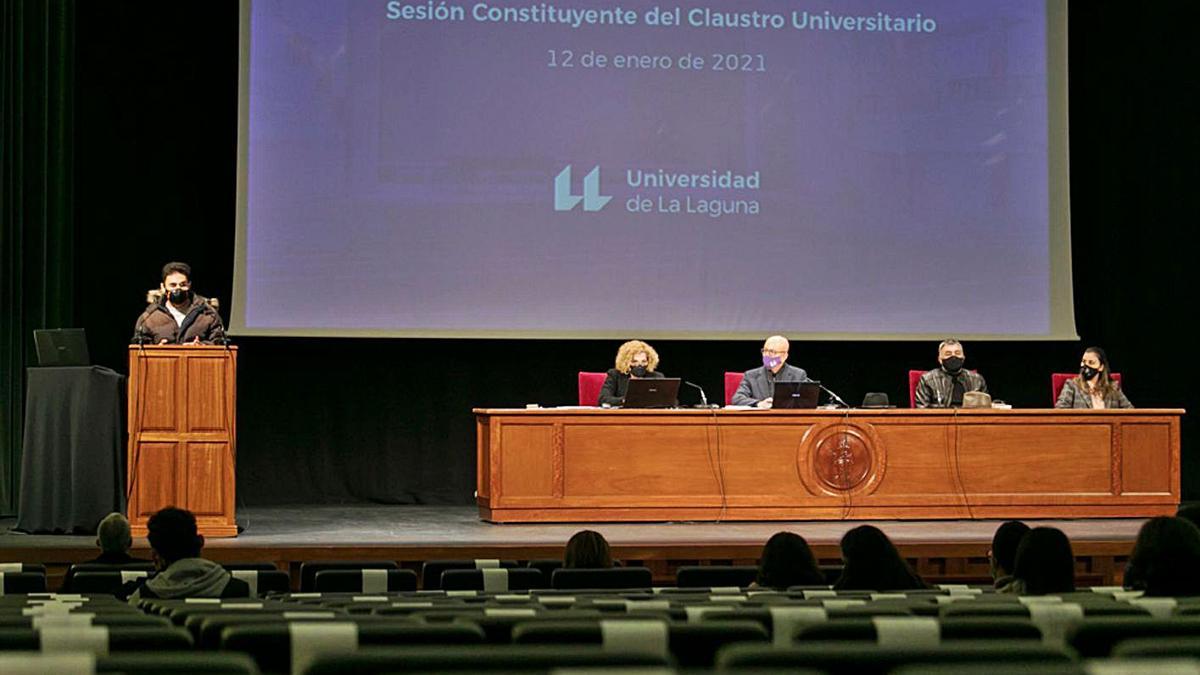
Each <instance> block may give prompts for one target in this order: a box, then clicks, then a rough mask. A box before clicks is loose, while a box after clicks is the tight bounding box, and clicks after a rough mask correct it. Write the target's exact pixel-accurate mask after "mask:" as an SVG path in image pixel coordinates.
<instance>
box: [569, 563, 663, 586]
mask: <svg viewBox="0 0 1200 675" xmlns="http://www.w3.org/2000/svg"><path fill="white" fill-rule="evenodd" d="M653 580H654V577H653V575H652V574H651V573H650V570H649V569H648V568H645V567H612V568H604V569H566V568H563V569H557V570H554V574H553V575H551V577H550V587H551V588H557V589H591V588H617V589H619V588H650V587H651V586H652V585H653Z"/></svg>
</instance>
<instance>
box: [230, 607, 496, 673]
mask: <svg viewBox="0 0 1200 675" xmlns="http://www.w3.org/2000/svg"><path fill="white" fill-rule="evenodd" d="M481 642H483V631H482V630H480V628H479V627H478V626H472V625H469V624H464V623H442V624H438V625H425V624H417V623H413V622H411V621H406V620H403V619H392V620H388V619H381V620H379V621H370V622H354V621H299V622H296V621H293V622H287V621H284V620H280V621H278V622H275V623H250V624H235V625H232V626H228V627H226V628H225V630H223V631H222V633H221V645H220V649H221V651H229V652H242V653H245V654H249V655H250V656H251V657H252V658H253V659H254V660H255V662H257V663H258V667H259V668H260V669H261V670H262V671H263V672H264V673H288V672H296V673H299V672H304V668H305V667H306V665H307V664H308V663H311V661H312V660H313V659H315V658H317V657H319V656H323V655H330V654H339V655H340V654H350V653H353V652H356V651H358V650H359V649H360V648H363V647H371V646H380V645H471V644H475V645H477V644H480V643H481ZM297 659H299V660H303V661H304V663H298V662H297Z"/></svg>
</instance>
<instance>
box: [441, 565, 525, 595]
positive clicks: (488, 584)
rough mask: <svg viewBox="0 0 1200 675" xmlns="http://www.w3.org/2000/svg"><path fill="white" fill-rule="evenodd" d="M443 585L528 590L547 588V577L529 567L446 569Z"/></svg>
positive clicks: (451, 588)
mask: <svg viewBox="0 0 1200 675" xmlns="http://www.w3.org/2000/svg"><path fill="white" fill-rule="evenodd" d="M441 587H442V589H443V590H447V591H485V592H487V593H499V592H503V591H528V590H530V589H534V588H546V577H545V576H543V575H542V571H541V570H537V569H532V568H529V567H514V568H508V569H506V568H503V567H501V568H497V569H483V570H446V571H445V572H442V582H441Z"/></svg>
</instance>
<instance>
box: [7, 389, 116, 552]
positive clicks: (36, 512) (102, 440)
mask: <svg viewBox="0 0 1200 675" xmlns="http://www.w3.org/2000/svg"><path fill="white" fill-rule="evenodd" d="M27 374H28V383H29V384H28V388H27V389H26V392H25V439H24V444H23V447H22V453H23V456H22V459H21V496H20V501H19V503H18V506H17V526H16V529H18V530H21V531H23V532H65V533H69V532H89V533H91V532H95V530H96V525H97V524H98V523H99V522H100V519H101V518H103V517H104V516H106V515H108V514H109V513H112V512H113V511H124V508H125V493H124V487H125V479H124V470H125V467H124V461H123V456H122V452H121V451H122V445H123V444H122V427H121V413H122V406H123V401H124V394H123V389H124V387H123V384H124V380H125V378H124V376H122V375H120V374H119V373H116V372H114V371H112V370H109V369H108V368H104V367H101V366H84V367H69V368H29V369H27Z"/></svg>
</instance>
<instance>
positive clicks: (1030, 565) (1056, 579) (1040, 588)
mask: <svg viewBox="0 0 1200 675" xmlns="http://www.w3.org/2000/svg"><path fill="white" fill-rule="evenodd" d="M1013 577H1014V585H1013V590H1015V591H1017V592H1018V593H1020V594H1021V595H1050V594H1053V593H1070V592H1072V591H1074V590H1075V554H1074V553H1073V552H1072V551H1071V540H1070V539H1067V535H1066V534H1064V533H1063V531H1062V530H1060V529H1058V528H1056V527H1035V528H1033V529H1032V530H1030V531H1029V532H1027V533H1025V536H1024V537H1022V538H1021V544H1020V546H1018V547H1017V557H1016V561H1015V562H1014V564H1013Z"/></svg>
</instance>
